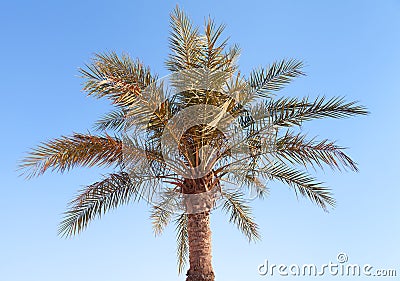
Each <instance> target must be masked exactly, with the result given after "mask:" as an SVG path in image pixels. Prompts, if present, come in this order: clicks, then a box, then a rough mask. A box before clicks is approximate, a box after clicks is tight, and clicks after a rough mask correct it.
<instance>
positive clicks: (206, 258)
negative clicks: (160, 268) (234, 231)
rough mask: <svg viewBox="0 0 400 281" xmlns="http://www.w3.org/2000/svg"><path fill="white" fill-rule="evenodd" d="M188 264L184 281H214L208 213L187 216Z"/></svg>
mask: <svg viewBox="0 0 400 281" xmlns="http://www.w3.org/2000/svg"><path fill="white" fill-rule="evenodd" d="M187 229H188V238H189V264H190V268H189V270H188V272H187V274H186V275H187V278H186V281H214V271H213V268H212V264H211V229H210V212H209V211H206V212H202V213H197V214H188V225H187Z"/></svg>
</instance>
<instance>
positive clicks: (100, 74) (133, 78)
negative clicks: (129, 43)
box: [80, 52, 156, 105]
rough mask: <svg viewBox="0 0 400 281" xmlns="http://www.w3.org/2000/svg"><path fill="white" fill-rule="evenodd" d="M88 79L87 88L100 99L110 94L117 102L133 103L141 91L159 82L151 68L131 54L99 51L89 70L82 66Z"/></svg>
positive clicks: (110, 97)
mask: <svg viewBox="0 0 400 281" xmlns="http://www.w3.org/2000/svg"><path fill="white" fill-rule="evenodd" d="M80 73H81V74H82V78H84V79H85V82H84V86H83V90H84V91H86V92H87V93H88V95H93V96H95V97H98V98H102V97H107V98H109V99H111V100H112V101H113V103H116V104H120V105H129V103H130V100H131V99H132V98H134V97H135V96H137V95H139V94H140V93H141V90H143V89H144V88H146V87H147V86H148V85H150V84H152V83H154V81H156V77H153V76H152V75H151V72H150V69H149V68H148V67H145V66H144V65H143V64H142V63H141V62H140V61H139V60H136V61H134V60H132V59H131V58H130V57H129V56H128V55H127V54H122V55H121V56H118V55H117V54H116V53H114V52H112V53H104V54H96V55H95V57H94V59H93V61H92V62H91V64H89V65H86V69H80Z"/></svg>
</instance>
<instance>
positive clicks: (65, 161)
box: [19, 134, 122, 178]
mask: <svg viewBox="0 0 400 281" xmlns="http://www.w3.org/2000/svg"><path fill="white" fill-rule="evenodd" d="M121 160H122V142H121V141H120V140H119V139H117V138H113V137H111V136H109V135H107V134H106V135H104V136H94V135H90V134H87V135H83V134H73V135H72V136H69V137H68V136H63V137H61V138H58V139H54V140H51V141H48V142H46V143H42V144H41V145H39V146H38V147H37V148H35V149H33V150H32V151H31V152H30V153H29V155H28V156H27V157H26V158H25V159H23V160H22V162H21V164H20V165H19V168H20V169H21V170H22V171H23V174H26V175H27V177H28V178H29V177H34V176H39V175H41V174H43V173H44V172H45V171H46V170H48V169H49V168H51V169H52V171H60V172H64V171H69V170H70V169H71V168H74V167H76V166H88V167H92V166H106V167H109V166H112V165H117V164H119V163H120V162H121Z"/></svg>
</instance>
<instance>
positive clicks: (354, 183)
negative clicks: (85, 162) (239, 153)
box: [0, 0, 400, 281]
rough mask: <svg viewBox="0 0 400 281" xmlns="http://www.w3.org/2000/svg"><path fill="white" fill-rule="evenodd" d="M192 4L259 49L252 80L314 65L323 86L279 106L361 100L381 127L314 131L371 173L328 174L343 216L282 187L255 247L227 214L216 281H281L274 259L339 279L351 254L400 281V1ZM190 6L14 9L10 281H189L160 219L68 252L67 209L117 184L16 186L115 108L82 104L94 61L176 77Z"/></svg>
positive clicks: (122, 219)
mask: <svg viewBox="0 0 400 281" xmlns="http://www.w3.org/2000/svg"><path fill="white" fill-rule="evenodd" d="M178 3H179V4H180V6H181V7H183V8H184V9H185V10H186V11H187V12H188V13H189V14H190V15H191V16H192V18H193V19H194V21H195V22H196V23H198V24H202V23H203V19H204V17H205V16H208V15H211V16H213V17H214V18H215V19H216V20H217V22H222V23H225V24H226V25H227V29H226V35H229V36H231V42H232V43H238V44H239V45H240V46H241V47H242V49H243V52H242V56H241V58H240V62H239V63H240V65H241V69H242V71H243V72H245V73H247V72H248V71H250V70H251V69H252V68H253V67H257V66H263V65H267V64H268V63H270V62H272V61H273V60H276V59H281V58H288V57H294V58H299V59H303V60H304V61H305V62H306V64H307V68H306V71H307V73H308V76H307V77H304V78H301V79H299V80H297V81H295V82H294V83H293V84H291V85H290V86H289V87H288V88H286V90H284V91H282V92H280V93H279V94H282V95H283V94H285V95H292V96H304V95H310V96H316V95H318V94H325V95H327V96H334V95H345V96H346V97H347V99H349V100H360V101H361V103H362V104H364V105H366V106H367V107H368V108H369V110H370V111H371V112H372V114H371V115H370V116H367V117H357V118H352V119H345V120H322V121H318V122H311V123H309V124H308V125H307V126H305V128H304V130H305V131H306V132H309V134H310V135H319V136H321V137H328V138H332V139H334V140H337V141H338V143H339V144H341V145H343V146H346V147H349V153H350V155H351V156H352V157H354V158H355V159H356V161H357V162H358V163H359V167H360V173H357V174H356V173H343V174H340V173H338V172H331V171H329V170H326V171H325V172H322V171H321V172H318V173H317V174H318V176H319V178H320V179H321V180H323V181H326V182H328V183H329V186H331V187H332V188H333V190H334V193H335V196H336V199H337V201H338V206H337V208H336V209H335V210H333V211H332V212H330V213H329V214H327V213H324V212H323V211H322V210H320V209H318V208H317V207H315V206H314V205H312V204H311V203H309V202H308V201H306V200H303V199H300V200H297V199H296V197H295V195H294V193H293V192H292V191H291V190H290V189H289V188H287V187H285V186H283V185H281V184H271V185H270V187H271V194H270V196H269V197H268V198H267V199H266V200H265V201H257V202H254V207H255V210H254V212H255V215H256V218H257V221H258V223H259V225H260V227H261V230H262V235H263V240H262V241H261V242H259V243H257V244H248V243H247V241H246V240H245V239H244V237H242V235H241V234H240V233H239V232H238V231H237V230H236V228H235V227H234V226H233V225H229V224H228V223H226V219H225V216H224V215H222V214H221V212H219V211H216V212H215V215H214V216H213V220H212V227H213V256H214V261H213V262H214V267H215V272H216V280H220V281H222V280H230V281H242V280H266V279H267V277H262V276H259V275H258V273H257V266H258V265H259V264H260V263H262V262H263V261H264V260H265V259H269V260H270V262H273V263H286V264H290V263H299V264H303V263H316V264H324V263H327V262H329V261H333V262H335V261H336V255H337V254H338V253H339V252H342V251H343V252H345V253H347V254H348V256H349V261H351V262H353V263H359V264H364V263H370V264H372V265H374V266H375V267H377V268H379V267H380V268H397V269H398V274H400V255H399V252H400V238H399V237H400V219H399V213H400V207H399V198H400V184H399V175H400V169H399V168H400V164H399V159H400V152H399V151H400V150H399V139H400V134H399V131H398V129H399V121H400V119H399V105H400V93H399V91H400V85H399V81H400V68H399V66H400V1H398V0H385V1H295V0H292V1H206V0H203V1H196V2H194V1H179V2H178ZM175 5H176V2H174V1H118V0H116V1H113V2H109V1H99V0H96V1H2V2H1V4H0V38H1V39H0V40H1V44H0V62H1V67H0V80H1V83H0V94H1V110H0V114H1V119H0V120H1V121H2V123H1V127H2V130H1V131H2V136H1V145H0V149H1V154H0V155H1V161H0V176H1V197H0V223H1V226H0V228H1V230H0V280H6V281H36V280H37V281H47V280H49V281H50V280H58V281H66V280H77V281H82V280H96V281H110V280H112V281H114V280H116V281H118V280H160V279H162V280H184V276H183V275H181V276H179V277H177V271H176V261H175V246H176V245H175V238H174V232H173V227H170V228H168V230H167V232H166V233H165V234H164V235H163V236H162V237H158V238H155V237H154V235H153V234H152V230H151V224H150V221H149V219H148V217H149V211H148V208H147V207H146V205H145V204H139V205H137V204H136V205H132V206H125V207H121V208H120V209H117V210H115V211H113V212H111V213H109V214H108V215H106V216H105V217H104V218H102V219H101V220H97V221H95V222H94V223H92V224H91V226H90V227H89V229H88V230H87V231H85V232H84V233H83V234H82V235H80V236H78V237H76V238H74V239H68V240H65V239H61V238H59V237H57V235H56V230H57V224H58V222H59V221H60V219H61V217H62V215H61V214H62V212H63V211H64V210H65V208H66V204H67V202H68V201H69V200H70V199H71V198H72V197H73V196H74V194H75V193H76V191H77V190H78V189H79V188H81V187H82V186H84V185H86V184H90V183H92V182H94V181H96V180H97V179H98V178H99V175H100V174H101V173H106V172H107V171H104V170H100V169H98V170H96V169H92V170H89V169H77V170H74V171H72V172H71V173H68V174H66V175H58V174H46V175H45V176H43V177H40V178H37V179H33V180H31V181H25V180H24V179H22V178H19V177H18V173H17V172H16V171H15V170H16V165H17V161H18V159H20V158H21V157H22V156H23V155H24V153H25V152H26V151H27V150H28V149H29V148H31V147H34V146H35V145H37V144H38V143H39V142H40V141H44V140H48V139H51V138H54V137H58V136H60V135H68V134H70V133H72V132H87V130H88V129H91V128H92V127H91V126H92V124H93V122H94V121H95V120H96V119H97V118H98V117H100V116H101V115H102V114H103V113H105V112H107V111H108V109H109V108H110V106H109V104H108V102H106V101H98V100H95V99H93V98H90V97H89V98H88V97H86V96H85V94H84V93H83V92H82V91H81V84H80V83H81V81H80V79H79V78H78V77H77V76H78V72H77V68H78V67H81V66H83V65H84V63H85V62H88V61H89V59H90V57H91V56H92V54H93V53H94V52H98V51H112V50H115V51H118V52H119V51H126V52H128V53H130V54H131V55H132V56H133V57H139V58H141V59H142V60H143V61H144V62H145V63H146V64H148V65H150V66H151V67H152V69H153V70H154V71H155V72H158V73H159V74H160V75H165V74H167V72H166V70H165V68H164V61H165V59H166V55H167V52H168V50H167V37H168V21H169V18H168V17H169V12H170V11H171V10H172V9H173V8H174V6H175ZM338 278H340V277H336V278H332V277H320V279H321V280H338ZM270 279H271V280H281V279H282V280H306V279H302V278H292V279H291V278H290V277H286V278H276V279H275V278H273V279H272V278H270ZM394 279H395V278H393V280H394ZM346 280H352V278H350V277H349V278H347V279H346ZM357 280H358V279H357ZM359 280H363V279H362V278H359ZM369 280H373V278H370V279H369Z"/></svg>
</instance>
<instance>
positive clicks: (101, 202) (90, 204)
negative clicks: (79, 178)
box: [58, 172, 142, 237]
mask: <svg viewBox="0 0 400 281" xmlns="http://www.w3.org/2000/svg"><path fill="white" fill-rule="evenodd" d="M141 181H142V180H141ZM141 181H139V182H132V180H131V177H130V176H129V175H128V174H127V173H125V172H120V173H116V174H110V175H109V176H108V177H107V178H105V179H103V180H102V181H99V182H96V183H94V184H92V185H89V186H88V187H86V188H85V189H84V190H82V191H81V193H80V194H79V195H78V196H77V197H76V198H75V199H74V200H73V201H71V202H70V208H69V210H68V211H67V212H65V213H64V215H65V217H64V219H63V221H62V222H61V223H60V226H59V229H58V233H59V235H61V236H65V237H68V236H73V235H75V234H78V233H80V232H81V231H82V230H84V229H85V228H86V227H87V226H88V224H89V223H90V222H91V221H92V220H93V219H94V218H96V217H101V216H102V215H103V214H104V213H106V212H107V211H108V210H110V209H113V208H116V207H118V206H120V205H123V204H126V203H128V202H129V201H130V200H131V199H132V196H133V197H134V198H138V197H137V196H138V186H139V185H140V184H141V183H142V182H141Z"/></svg>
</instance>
